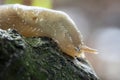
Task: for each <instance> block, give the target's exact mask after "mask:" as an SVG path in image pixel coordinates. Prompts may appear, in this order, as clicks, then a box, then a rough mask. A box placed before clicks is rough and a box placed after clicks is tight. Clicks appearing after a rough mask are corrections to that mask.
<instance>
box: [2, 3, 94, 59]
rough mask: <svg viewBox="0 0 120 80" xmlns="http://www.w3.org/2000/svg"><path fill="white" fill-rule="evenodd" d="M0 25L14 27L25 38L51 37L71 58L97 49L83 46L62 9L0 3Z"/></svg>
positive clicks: (80, 38)
mask: <svg viewBox="0 0 120 80" xmlns="http://www.w3.org/2000/svg"><path fill="white" fill-rule="evenodd" d="M0 28H1V29H8V28H13V29H16V30H17V31H18V32H19V33H21V34H22V35H23V36H25V37H39V36H46V37H50V38H52V39H53V40H54V41H56V42H57V44H58V46H59V47H60V48H61V50H62V51H63V52H65V53H66V54H68V55H69V56H72V57H73V58H75V57H82V56H81V55H82V54H84V52H88V53H95V52H96V51H95V50H94V49H91V48H88V47H86V46H85V45H84V43H83V41H82V37H81V34H80V31H79V30H78V28H77V27H76V25H75V23H74V22H73V21H72V19H71V18H70V17H69V16H68V15H67V14H66V13H64V12H61V11H56V10H51V9H45V8H40V7H33V6H24V5H20V4H13V5H1V6H0Z"/></svg>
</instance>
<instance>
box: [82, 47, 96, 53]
mask: <svg viewBox="0 0 120 80" xmlns="http://www.w3.org/2000/svg"><path fill="white" fill-rule="evenodd" d="M81 51H83V52H84V53H93V54H97V53H98V52H97V50H95V49H92V48H90V47H87V46H82V48H81Z"/></svg>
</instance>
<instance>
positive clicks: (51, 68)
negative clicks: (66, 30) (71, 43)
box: [0, 29, 98, 80]
mask: <svg viewBox="0 0 120 80" xmlns="http://www.w3.org/2000/svg"><path fill="white" fill-rule="evenodd" d="M0 80H98V77H97V76H96V74H95V73H94V71H93V70H92V69H91V67H90V66H89V64H88V62H87V60H86V59H82V58H79V59H78V58H76V59H73V58H71V57H69V56H67V55H66V54H64V53H63V52H62V51H61V49H60V48H59V47H58V46H57V44H56V43H55V42H54V41H53V40H52V39H50V38H47V37H41V38H35V37H31V38H25V37H21V36H20V35H19V34H18V33H17V32H16V31H15V30H11V29H10V30H7V31H3V30H0Z"/></svg>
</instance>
